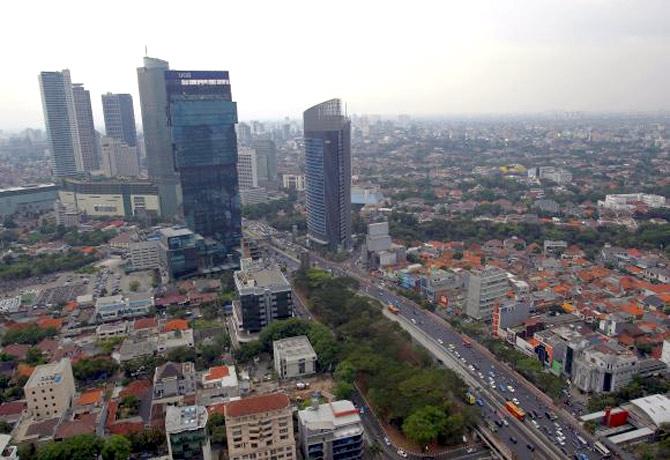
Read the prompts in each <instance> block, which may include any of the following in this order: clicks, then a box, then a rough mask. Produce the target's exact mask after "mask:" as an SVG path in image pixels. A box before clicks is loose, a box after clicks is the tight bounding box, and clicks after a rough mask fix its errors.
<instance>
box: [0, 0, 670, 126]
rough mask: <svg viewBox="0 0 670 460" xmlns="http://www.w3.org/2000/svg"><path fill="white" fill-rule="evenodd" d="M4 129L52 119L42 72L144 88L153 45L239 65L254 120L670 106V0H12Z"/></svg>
mask: <svg viewBox="0 0 670 460" xmlns="http://www.w3.org/2000/svg"><path fill="white" fill-rule="evenodd" d="M0 12H1V13H2V17H3V24H2V27H1V28H0V43H2V48H1V49H2V64H3V65H2V69H3V70H2V72H0V129H3V128H4V129H19V128H23V127H27V126H30V127H42V126H43V119H42V108H41V102H40V95H39V86H38V83H37V75H38V73H39V72H40V71H42V70H60V69H63V68H69V69H70V70H71V73H72V79H73V82H81V83H84V84H85V86H86V88H87V89H89V90H90V91H91V98H92V102H93V111H94V114H95V117H96V125H97V126H98V127H99V128H102V127H103V123H102V109H101V102H100V95H101V94H102V93H104V92H107V91H111V92H130V93H132V94H133V96H134V98H135V109H136V112H137V121H138V125H139V124H140V122H141V119H140V117H139V100H138V96H137V74H136V67H138V66H140V65H141V62H142V56H143V55H144V46H145V45H146V46H147V47H148V52H149V55H150V56H154V57H159V58H162V59H166V60H168V61H169V62H170V65H171V67H172V68H173V69H178V70H179V69H183V70H195V69H201V70H229V71H230V75H231V77H230V78H231V84H232V89H233V98H234V100H236V101H237V103H238V110H239V117H240V119H242V120H244V119H252V118H279V117H284V116H290V117H292V118H295V117H299V116H301V113H302V111H303V110H304V109H305V108H307V107H308V106H311V105H313V104H315V103H318V102H321V101H323V100H326V99H329V98H332V97H341V98H343V99H345V101H346V102H347V103H348V107H349V112H350V113H380V114H389V115H395V114H398V113H409V114H416V115H441V114H445V115H450V114H477V113H527V112H542V111H547V110H570V111H572V110H583V111H628V110H643V111H650V110H659V109H661V110H667V109H670V84H669V83H668V82H670V22H669V21H670V0H627V1H625V0H621V1H617V0H555V1H549V0H491V1H484V0H482V1H477V0H460V1H450V0H438V1H422V0H413V1H407V0H403V1H393V0H355V1H349V0H337V1H332V0H330V1H320V0H311V1H304V2H298V1H291V0H283V1H277V0H272V1H259V0H256V1H253V0H246V1H236V0H217V1H203V0H188V1H186V0H183V1H175V0H161V1H155V0H134V1H127V0H114V1H111V2H110V1H106V2H95V1H91V0H89V1H81V2H78V1H67V0H59V1H54V0H44V1H36V0H8V1H3V2H2V7H1V9H0Z"/></svg>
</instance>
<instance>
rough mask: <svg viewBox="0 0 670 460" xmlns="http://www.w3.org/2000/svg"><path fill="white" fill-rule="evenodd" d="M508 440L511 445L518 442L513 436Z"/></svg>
mask: <svg viewBox="0 0 670 460" xmlns="http://www.w3.org/2000/svg"><path fill="white" fill-rule="evenodd" d="M509 440H510V441H512V444H516V443H517V442H519V441H517V440H516V438H515V437H514V436H510V437H509Z"/></svg>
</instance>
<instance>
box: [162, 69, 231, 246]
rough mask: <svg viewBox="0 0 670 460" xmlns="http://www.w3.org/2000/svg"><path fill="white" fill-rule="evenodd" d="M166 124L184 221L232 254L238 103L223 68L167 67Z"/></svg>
mask: <svg viewBox="0 0 670 460" xmlns="http://www.w3.org/2000/svg"><path fill="white" fill-rule="evenodd" d="M165 79H166V91H167V101H168V125H169V127H170V133H171V138H172V145H173V148H174V165H175V169H176V170H177V172H178V173H179V178H180V183H181V192H182V200H183V202H182V203H183V212H184V220H185V221H186V225H188V227H189V228H190V229H191V230H193V231H194V232H196V233H198V234H200V235H202V236H204V237H209V238H213V239H215V240H217V241H219V242H220V243H222V244H223V245H224V247H225V248H226V250H227V251H228V252H229V253H231V254H232V253H233V251H234V249H235V248H238V247H239V245H240V239H241V238H242V217H241V211H240V194H239V187H238V178H237V136H236V134H235V124H236V123H237V105H236V103H235V102H233V100H232V95H231V87H230V80H229V78H228V72H226V71H166V72H165Z"/></svg>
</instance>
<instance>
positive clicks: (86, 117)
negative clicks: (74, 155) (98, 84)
mask: <svg viewBox="0 0 670 460" xmlns="http://www.w3.org/2000/svg"><path fill="white" fill-rule="evenodd" d="M72 98H73V101H74V112H75V116H76V123H77V133H78V134H79V148H80V149H81V171H83V172H87V173H88V172H91V171H95V170H96V169H98V168H99V167H100V162H99V156H98V139H97V133H96V132H95V125H94V124H93V110H92V109H91V93H90V92H89V91H88V90H87V89H85V88H84V85H82V84H81V83H75V84H73V85H72Z"/></svg>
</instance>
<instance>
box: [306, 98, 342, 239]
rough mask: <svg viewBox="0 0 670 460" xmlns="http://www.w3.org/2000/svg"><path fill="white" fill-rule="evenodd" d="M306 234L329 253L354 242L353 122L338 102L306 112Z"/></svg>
mask: <svg viewBox="0 0 670 460" xmlns="http://www.w3.org/2000/svg"><path fill="white" fill-rule="evenodd" d="M303 118H304V131H305V132H304V138H305V179H306V181H307V186H306V205H307V233H308V236H309V238H310V240H311V241H312V242H314V243H316V244H318V245H324V246H327V247H328V248H329V249H330V250H342V249H348V248H349V246H350V243H351V121H350V120H349V118H347V116H346V114H345V113H344V111H343V107H342V103H341V101H340V100H339V99H331V100H329V101H326V102H323V103H321V104H318V105H315V106H314V107H311V108H309V109H307V110H306V111H305V113H304V114H303Z"/></svg>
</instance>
